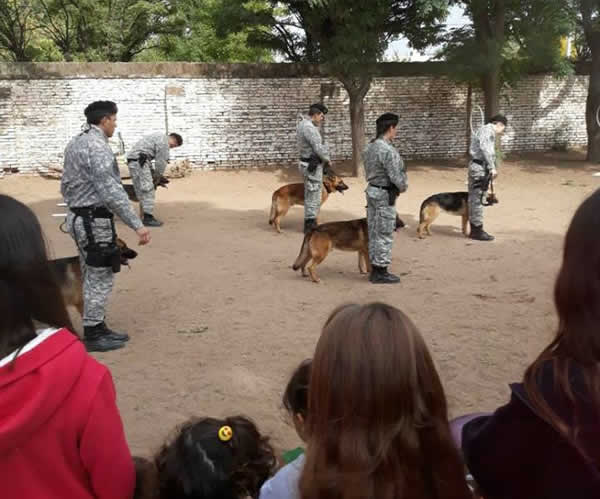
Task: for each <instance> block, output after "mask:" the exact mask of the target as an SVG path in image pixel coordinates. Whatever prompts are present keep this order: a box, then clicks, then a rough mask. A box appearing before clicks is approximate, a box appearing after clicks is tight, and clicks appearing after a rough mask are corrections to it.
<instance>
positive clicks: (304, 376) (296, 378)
mask: <svg viewBox="0 0 600 499" xmlns="http://www.w3.org/2000/svg"><path fill="white" fill-rule="evenodd" d="M311 364H312V360H311V359H306V360H304V361H303V362H302V363H301V364H300V365H299V366H298V367H297V368H296V370H295V371H294V374H292V377H291V378H290V381H289V382H288V384H287V387H286V388H285V392H284V394H283V407H285V409H286V411H288V412H289V413H290V414H291V415H292V416H295V415H296V414H300V415H301V416H302V417H303V418H304V419H306V412H307V409H308V383H309V382H310V366H311Z"/></svg>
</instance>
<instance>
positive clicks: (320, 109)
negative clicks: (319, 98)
mask: <svg viewBox="0 0 600 499" xmlns="http://www.w3.org/2000/svg"><path fill="white" fill-rule="evenodd" d="M328 112H329V109H327V106H326V105H325V104H321V103H319V102H317V103H316V104H311V105H310V109H309V110H308V115H309V116H312V115H313V114H317V113H323V114H327V113H328Z"/></svg>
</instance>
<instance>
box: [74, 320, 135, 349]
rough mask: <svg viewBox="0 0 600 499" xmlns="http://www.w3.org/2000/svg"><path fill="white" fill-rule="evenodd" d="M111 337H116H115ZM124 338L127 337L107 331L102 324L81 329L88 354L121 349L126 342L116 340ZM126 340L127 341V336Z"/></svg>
mask: <svg viewBox="0 0 600 499" xmlns="http://www.w3.org/2000/svg"><path fill="white" fill-rule="evenodd" d="M111 333H112V334H111ZM113 335H117V337H115V336H113ZM125 336H127V335H119V334H118V333H114V332H113V331H111V330H110V329H107V327H106V324H104V322H101V323H100V324H96V325H95V326H84V327H83V344H84V345H85V348H86V350H87V351H88V352H109V351H111V350H118V349H119V348H123V347H124V346H125V342H126V341H127V340H123V339H117V338H118V337H125ZM127 338H128V339H129V337H128V336H127Z"/></svg>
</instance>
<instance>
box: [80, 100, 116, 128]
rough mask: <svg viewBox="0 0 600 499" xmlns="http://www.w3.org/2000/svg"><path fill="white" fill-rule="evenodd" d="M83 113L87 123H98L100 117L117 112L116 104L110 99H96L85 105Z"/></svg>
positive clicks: (100, 119)
mask: <svg viewBox="0 0 600 499" xmlns="http://www.w3.org/2000/svg"><path fill="white" fill-rule="evenodd" d="M83 114H85V117H86V119H87V122H88V123H90V124H91V125H98V124H99V123H100V121H102V118H105V117H106V116H112V115H113V114H117V105H116V104H115V103H114V102H112V101H110V100H98V101H95V102H92V103H91V104H90V105H89V106H88V107H86V108H85V111H83Z"/></svg>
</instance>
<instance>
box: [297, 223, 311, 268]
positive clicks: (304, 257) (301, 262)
mask: <svg viewBox="0 0 600 499" xmlns="http://www.w3.org/2000/svg"><path fill="white" fill-rule="evenodd" d="M312 233H313V231H310V232H309V233H308V234H306V235H305V236H304V240H303V241H302V247H301V248H300V254H299V255H298V258H296V261H295V262H294V265H292V268H293V269H294V270H298V269H300V268H302V267H304V266H305V265H306V264H307V263H308V261H309V260H310V249H309V246H310V238H311V237H312Z"/></svg>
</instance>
